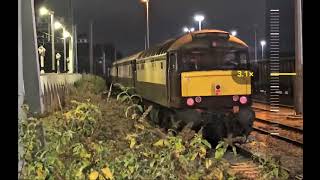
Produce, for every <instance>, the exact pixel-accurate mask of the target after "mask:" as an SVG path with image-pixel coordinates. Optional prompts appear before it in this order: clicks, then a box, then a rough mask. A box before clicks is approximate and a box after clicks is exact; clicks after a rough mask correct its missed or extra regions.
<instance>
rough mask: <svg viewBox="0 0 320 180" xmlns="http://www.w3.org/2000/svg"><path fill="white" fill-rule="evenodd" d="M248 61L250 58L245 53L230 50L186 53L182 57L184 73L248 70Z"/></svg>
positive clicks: (220, 49)
mask: <svg viewBox="0 0 320 180" xmlns="http://www.w3.org/2000/svg"><path fill="white" fill-rule="evenodd" d="M247 59H248V56H247V54H246V53H245V52H243V51H239V50H236V49H229V48H215V49H210V50H202V51H191V52H185V53H184V55H183V56H182V62H183V70H184V71H207V70H212V69H222V70H235V69H238V68H246V67H247V63H248V62H247Z"/></svg>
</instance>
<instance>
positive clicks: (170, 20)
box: [45, 0, 266, 55]
mask: <svg viewBox="0 0 320 180" xmlns="http://www.w3.org/2000/svg"><path fill="white" fill-rule="evenodd" d="M73 1H74V20H75V23H76V24H77V26H78V34H81V33H87V34H88V31H89V21H90V20H94V26H93V29H94V43H110V42H111V43H115V45H116V47H117V49H118V50H119V51H121V52H122V53H123V54H124V55H129V54H132V53H135V52H137V51H139V50H142V49H144V36H145V32H146V30H145V29H146V24H145V6H144V5H143V4H141V3H140V1H139V0H73ZM68 2H69V1H68V0H47V2H45V3H46V4H48V7H49V8H51V9H53V10H54V11H55V13H56V15H57V16H66V15H67V12H68V7H69V6H68ZM265 6H266V5H265V0H150V46H152V45H154V44H157V43H160V42H162V41H164V40H166V39H169V38H172V37H176V36H178V35H181V34H182V28H183V27H184V26H189V27H195V28H196V29H197V27H198V26H197V23H196V22H194V20H193V15H194V14H196V13H201V14H203V15H204V16H205V20H204V22H203V24H202V26H203V29H205V28H216V29H221V30H226V31H230V30H233V29H235V30H237V31H238V37H240V38H241V39H243V40H244V41H245V42H247V43H248V44H249V45H250V46H252V45H254V27H255V26H256V27H257V28H258V40H260V39H265V38H264V37H265V35H264V34H265Z"/></svg>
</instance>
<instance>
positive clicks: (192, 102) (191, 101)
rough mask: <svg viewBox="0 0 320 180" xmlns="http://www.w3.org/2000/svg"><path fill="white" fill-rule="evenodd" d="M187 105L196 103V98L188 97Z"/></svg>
mask: <svg viewBox="0 0 320 180" xmlns="http://www.w3.org/2000/svg"><path fill="white" fill-rule="evenodd" d="M187 105H188V106H193V105H194V100H193V99H192V98H188V99H187Z"/></svg>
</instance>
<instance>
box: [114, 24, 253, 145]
mask: <svg viewBox="0 0 320 180" xmlns="http://www.w3.org/2000/svg"><path fill="white" fill-rule="evenodd" d="M249 69H250V67H249V57H248V46H247V45H246V44H245V43H244V42H243V41H241V40H240V39H238V38H237V37H234V36H232V35H229V33H228V32H225V31H220V30H202V31H196V32H191V33H188V34H185V35H183V36H181V37H179V38H177V39H171V40H168V41H166V42H164V43H163V44H160V45H158V46H155V47H153V48H150V49H147V50H145V51H142V52H139V53H137V54H135V55H133V56H130V57H127V58H124V59H122V60H119V61H117V62H115V63H113V65H112V70H111V77H112V82H113V83H121V84H124V85H126V86H133V87H135V89H136V91H137V93H138V94H140V95H141V96H142V97H143V98H144V100H145V101H146V103H152V104H153V105H154V110H153V111H152V113H151V117H152V119H153V120H154V121H156V122H158V123H160V124H161V125H162V126H164V127H166V128H172V126H175V127H176V128H181V127H183V126H184V125H186V124H190V123H191V124H192V127H193V128H195V129H199V128H200V127H204V129H203V130H204V134H205V136H206V137H207V138H213V139H215V140H217V139H219V138H221V136H226V135H228V134H233V135H241V134H244V135H248V134H249V132H250V131H251V126H252V123H253V119H254V117H255V114H254V112H253V111H252V109H251V107H250V106H251V98H250V96H251V92H252V90H251V76H252V73H251V72H250V71H249Z"/></svg>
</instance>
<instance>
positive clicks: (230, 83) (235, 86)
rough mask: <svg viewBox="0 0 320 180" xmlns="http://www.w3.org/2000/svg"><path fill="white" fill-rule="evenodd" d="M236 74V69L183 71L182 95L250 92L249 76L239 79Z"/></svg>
mask: <svg viewBox="0 0 320 180" xmlns="http://www.w3.org/2000/svg"><path fill="white" fill-rule="evenodd" d="M236 76H237V71H233V70H214V71H194V72H183V73H181V93H182V96H183V97H190V96H226V95H249V94H251V77H250V76H249V77H243V78H241V79H239V78H238V77H236ZM240 81H241V82H240Z"/></svg>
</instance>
